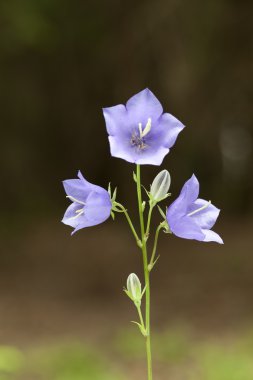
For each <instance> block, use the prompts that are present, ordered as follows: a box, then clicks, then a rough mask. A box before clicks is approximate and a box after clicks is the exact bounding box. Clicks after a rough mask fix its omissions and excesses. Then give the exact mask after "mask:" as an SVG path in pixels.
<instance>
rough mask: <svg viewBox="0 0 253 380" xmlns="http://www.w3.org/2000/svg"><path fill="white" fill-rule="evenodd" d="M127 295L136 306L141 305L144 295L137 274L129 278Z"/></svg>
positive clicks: (132, 274)
mask: <svg viewBox="0 0 253 380" xmlns="http://www.w3.org/2000/svg"><path fill="white" fill-rule="evenodd" d="M125 292H126V294H127V295H128V297H129V298H131V300H132V301H133V302H134V303H135V305H136V306H140V305H141V298H142V296H143V293H142V291H141V282H140V280H139V278H138V276H137V275H136V274H135V273H131V274H130V275H129V276H128V278H127V288H126V289H125Z"/></svg>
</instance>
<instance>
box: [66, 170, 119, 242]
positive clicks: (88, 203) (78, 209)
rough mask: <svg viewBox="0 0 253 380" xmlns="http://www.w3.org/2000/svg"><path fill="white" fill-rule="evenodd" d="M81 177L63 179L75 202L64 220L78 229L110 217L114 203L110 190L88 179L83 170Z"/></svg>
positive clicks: (69, 194) (69, 195) (79, 175)
mask: <svg viewBox="0 0 253 380" xmlns="http://www.w3.org/2000/svg"><path fill="white" fill-rule="evenodd" d="M78 178H79V179H68V180H66V181H63V186H64V189H65V191H66V194H67V198H69V199H70V200H71V201H72V202H73V203H72V204H71V205H70V206H69V207H68V208H67V210H66V212H65V214H64V217H63V219H62V222H63V223H64V224H67V225H69V226H71V227H73V228H74V231H73V232H72V234H71V235H73V234H74V233H75V232H76V231H78V230H80V229H81V228H84V227H90V226H95V225H96V224H100V223H102V222H104V221H105V220H106V219H108V218H109V216H110V212H111V208H112V203H111V199H110V196H109V193H108V191H106V190H105V189H103V188H102V187H100V186H97V185H93V184H91V183H89V182H88V181H86V179H85V178H84V177H83V176H82V174H81V172H80V171H79V172H78Z"/></svg>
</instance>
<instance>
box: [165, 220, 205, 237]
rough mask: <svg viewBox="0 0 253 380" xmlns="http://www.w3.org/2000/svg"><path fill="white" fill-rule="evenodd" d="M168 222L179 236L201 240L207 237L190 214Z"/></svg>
mask: <svg viewBox="0 0 253 380" xmlns="http://www.w3.org/2000/svg"><path fill="white" fill-rule="evenodd" d="M168 222H169V226H170V229H171V231H172V232H173V234H174V235H176V236H178V237H181V238H184V239H194V240H199V241H203V240H204V238H205V235H204V233H203V232H202V231H201V228H200V227H199V226H198V225H197V224H196V223H195V222H194V221H193V220H192V219H191V218H190V217H189V216H185V217H182V218H180V219H177V220H170V221H168Z"/></svg>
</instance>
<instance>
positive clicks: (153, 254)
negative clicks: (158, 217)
mask: <svg viewBox="0 0 253 380" xmlns="http://www.w3.org/2000/svg"><path fill="white" fill-rule="evenodd" d="M162 228H163V226H162V224H159V226H158V227H157V229H156V232H155V240H154V247H153V250H152V256H151V260H150V263H149V266H148V268H149V271H151V269H152V268H153V266H154V262H155V254H156V248H157V241H158V237H159V232H160V231H161V229H162Z"/></svg>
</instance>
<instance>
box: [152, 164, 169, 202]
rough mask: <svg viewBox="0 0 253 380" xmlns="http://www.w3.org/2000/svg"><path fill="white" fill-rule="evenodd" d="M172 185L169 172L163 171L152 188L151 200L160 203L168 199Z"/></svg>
mask: <svg viewBox="0 0 253 380" xmlns="http://www.w3.org/2000/svg"><path fill="white" fill-rule="evenodd" d="M170 183H171V179H170V173H169V172H168V170H162V171H161V172H160V173H159V174H157V176H156V177H155V179H154V181H153V183H152V185H151V188H150V197H151V200H152V201H154V202H159V201H161V200H163V199H165V198H167V196H168V190H169V188H170Z"/></svg>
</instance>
